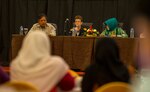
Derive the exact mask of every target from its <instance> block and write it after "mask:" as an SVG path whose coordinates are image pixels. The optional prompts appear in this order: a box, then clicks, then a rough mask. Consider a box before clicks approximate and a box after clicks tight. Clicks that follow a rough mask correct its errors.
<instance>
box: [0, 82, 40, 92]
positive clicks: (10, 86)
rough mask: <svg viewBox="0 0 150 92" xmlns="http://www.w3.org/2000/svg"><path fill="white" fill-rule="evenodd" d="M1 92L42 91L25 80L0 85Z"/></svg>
mask: <svg viewBox="0 0 150 92" xmlns="http://www.w3.org/2000/svg"><path fill="white" fill-rule="evenodd" d="M0 92H40V91H39V90H38V89H37V88H36V87H35V86H34V85H32V84H31V83H28V82H24V81H12V82H8V83H6V84H4V85H1V86H0Z"/></svg>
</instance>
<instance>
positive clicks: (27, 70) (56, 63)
mask: <svg viewBox="0 0 150 92" xmlns="http://www.w3.org/2000/svg"><path fill="white" fill-rule="evenodd" d="M50 52H51V50H50V42H49V38H48V37H47V35H46V34H45V33H44V32H41V31H35V32H31V33H30V34H28V35H27V36H26V37H25V39H24V41H23V45H22V48H21V50H20V52H19V54H18V56H17V57H16V58H15V60H13V61H12V63H11V80H12V81H19V80H22V81H27V82H31V83H33V84H34V85H35V86H36V87H37V88H39V90H40V92H49V91H50V90H51V89H52V88H53V87H55V86H56V85H57V83H58V82H59V81H60V80H61V79H62V78H63V77H64V76H65V74H66V73H67V72H68V70H69V67H68V65H67V64H66V63H65V62H64V60H63V59H62V58H60V57H58V56H52V55H51V53H50Z"/></svg>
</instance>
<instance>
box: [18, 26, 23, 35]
mask: <svg viewBox="0 0 150 92" xmlns="http://www.w3.org/2000/svg"><path fill="white" fill-rule="evenodd" d="M19 34H20V35H23V26H20V32H19Z"/></svg>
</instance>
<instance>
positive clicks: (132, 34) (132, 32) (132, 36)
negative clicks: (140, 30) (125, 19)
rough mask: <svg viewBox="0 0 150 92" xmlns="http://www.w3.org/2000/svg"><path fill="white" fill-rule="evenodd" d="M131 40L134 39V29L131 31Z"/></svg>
mask: <svg viewBox="0 0 150 92" xmlns="http://www.w3.org/2000/svg"><path fill="white" fill-rule="evenodd" d="M130 38H134V29H133V28H131V30H130Z"/></svg>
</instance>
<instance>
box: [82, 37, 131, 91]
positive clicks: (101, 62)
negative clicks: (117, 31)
mask: <svg viewBox="0 0 150 92" xmlns="http://www.w3.org/2000/svg"><path fill="white" fill-rule="evenodd" d="M95 51H96V52H95V63H94V64H93V65H90V66H89V67H88V68H87V69H86V71H85V76H84V77H83V81H82V92H94V90H95V89H97V88H98V87H100V86H102V85H104V84H106V83H110V82H116V81H120V82H126V83H128V82H129V80H130V77H129V73H128V70H127V68H126V66H125V65H124V64H123V62H121V60H120V55H119V48H118V46H117V43H116V42H115V41H114V40H113V39H111V38H101V39H98V40H97V44H96V50H95Z"/></svg>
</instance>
